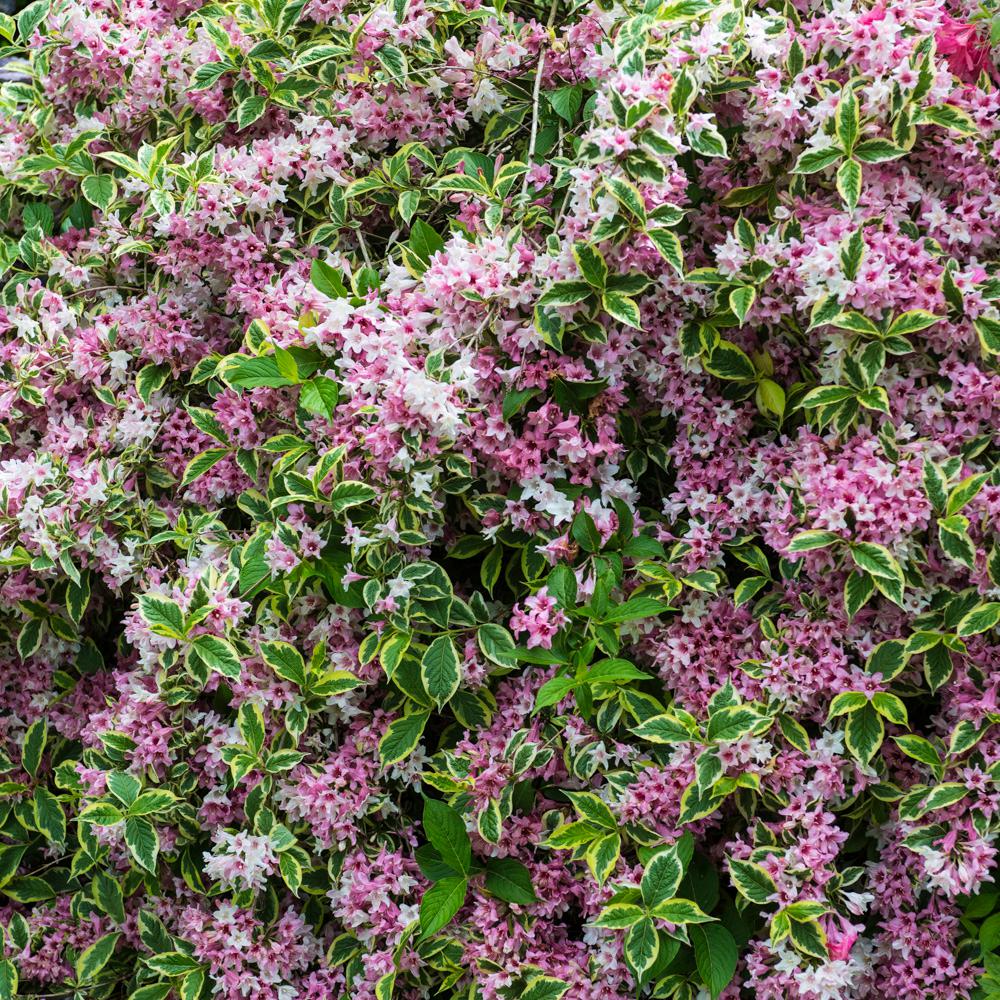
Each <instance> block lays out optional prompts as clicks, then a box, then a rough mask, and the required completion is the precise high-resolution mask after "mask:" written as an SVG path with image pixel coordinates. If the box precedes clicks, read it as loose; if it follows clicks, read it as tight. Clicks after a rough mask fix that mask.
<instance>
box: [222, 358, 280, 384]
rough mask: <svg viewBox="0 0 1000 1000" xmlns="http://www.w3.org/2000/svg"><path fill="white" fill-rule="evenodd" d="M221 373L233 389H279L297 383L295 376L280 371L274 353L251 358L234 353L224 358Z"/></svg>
mask: <svg viewBox="0 0 1000 1000" xmlns="http://www.w3.org/2000/svg"><path fill="white" fill-rule="evenodd" d="M221 375H222V378H223V379H224V380H225V381H226V382H227V383H228V384H229V385H230V386H232V387H233V388H234V389H261V388H269V389H280V388H282V387H284V386H288V385H296V384H297V379H296V378H287V377H286V376H285V375H283V374H282V373H281V371H280V370H279V368H278V361H277V358H276V357H274V355H266V356H264V357H253V358H252V357H248V356H246V355H245V354H234V355H232V356H231V357H229V358H227V359H226V361H225V365H224V366H223V369H222V371H221Z"/></svg>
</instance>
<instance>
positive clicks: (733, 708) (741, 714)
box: [708, 705, 761, 741]
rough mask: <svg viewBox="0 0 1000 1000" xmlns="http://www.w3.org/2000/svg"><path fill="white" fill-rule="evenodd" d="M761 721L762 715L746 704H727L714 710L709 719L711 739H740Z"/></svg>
mask: <svg viewBox="0 0 1000 1000" xmlns="http://www.w3.org/2000/svg"><path fill="white" fill-rule="evenodd" d="M760 721H761V717H760V715H758V714H757V712H755V711H754V710H753V709H752V708H747V707H746V706H744V705H727V706H726V707H725V708H720V709H719V711H717V712H713V713H712V717H711V718H710V719H709V720H708V738H709V739H710V740H724V741H728V740H738V739H739V738H740V737H741V736H745V735H746V734H747V733H749V732H750V731H751V730H752V729H753V728H754V727H755V726H756V725H757V724H758V723H759V722H760Z"/></svg>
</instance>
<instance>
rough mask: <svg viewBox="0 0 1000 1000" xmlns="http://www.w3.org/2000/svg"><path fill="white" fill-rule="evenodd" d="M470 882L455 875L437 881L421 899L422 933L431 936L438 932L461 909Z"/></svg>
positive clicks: (424, 935)
mask: <svg viewBox="0 0 1000 1000" xmlns="http://www.w3.org/2000/svg"><path fill="white" fill-rule="evenodd" d="M468 884H469V883H468V882H467V881H466V879H464V878H462V877H461V876H458V875H455V876H451V877H449V878H443V879H441V880H440V881H439V882H435V883H434V885H432V886H431V887H430V888H429V889H428V890H427V891H426V892H425V893H424V897H423V899H421V900H420V933H421V935H422V936H423V937H429V936H430V935H431V934H435V933H437V932H438V931H439V930H441V928H442V927H444V926H445V925H446V924H448V923H450V921H451V918H452V917H454V916H455V914H456V913H458V911H459V910H460V909H461V907H462V903H464V902H465V892H466V889H467V888H468Z"/></svg>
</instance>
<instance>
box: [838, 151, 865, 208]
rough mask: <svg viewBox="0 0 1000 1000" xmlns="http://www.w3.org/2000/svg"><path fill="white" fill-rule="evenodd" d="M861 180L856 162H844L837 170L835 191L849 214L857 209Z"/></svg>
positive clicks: (859, 165)
mask: <svg viewBox="0 0 1000 1000" xmlns="http://www.w3.org/2000/svg"><path fill="white" fill-rule="evenodd" d="M861 180H862V176H861V164H860V163H858V162H857V160H844V162H843V163H842V164H841V165H840V167H839V169H838V170H837V191H838V192H839V193H840V197H841V198H843V199H844V204H845V205H847V208H848V210H849V211H851V212H853V211H854V210H855V209H856V208H857V207H858V199H859V198H860V197H861Z"/></svg>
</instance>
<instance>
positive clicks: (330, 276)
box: [309, 258, 351, 299]
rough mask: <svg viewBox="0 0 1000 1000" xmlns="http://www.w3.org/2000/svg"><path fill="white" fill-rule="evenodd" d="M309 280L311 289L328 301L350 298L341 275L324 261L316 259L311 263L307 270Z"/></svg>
mask: <svg viewBox="0 0 1000 1000" xmlns="http://www.w3.org/2000/svg"><path fill="white" fill-rule="evenodd" d="M309 280H310V281H311V282H312V285H313V288H315V289H316V290H317V291H319V292H322V293H323V294H324V295H325V296H326V297H327V298H330V299H346V298H349V297H350V294H351V293H350V292H349V291H348V289H347V286H346V285H345V284H344V276H343V273H342V272H341V271H340V270H339V269H338V268H336V267H333V266H332V265H331V264H327V263H326V261H323V260H319V259H318V258H317V259H316V260H314V261H313V262H312V266H311V268H310V270H309Z"/></svg>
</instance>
